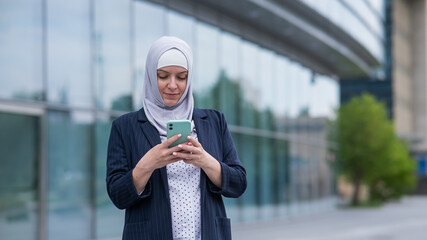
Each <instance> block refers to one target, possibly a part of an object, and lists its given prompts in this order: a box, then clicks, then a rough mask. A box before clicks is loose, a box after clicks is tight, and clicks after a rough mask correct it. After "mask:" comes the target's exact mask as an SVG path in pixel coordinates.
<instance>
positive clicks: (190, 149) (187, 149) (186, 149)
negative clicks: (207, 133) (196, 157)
mask: <svg viewBox="0 0 427 240" xmlns="http://www.w3.org/2000/svg"><path fill="white" fill-rule="evenodd" d="M178 147H179V148H180V149H182V150H183V151H184V152H193V153H196V152H199V149H197V148H196V147H193V146H188V145H183V144H179V145H178Z"/></svg>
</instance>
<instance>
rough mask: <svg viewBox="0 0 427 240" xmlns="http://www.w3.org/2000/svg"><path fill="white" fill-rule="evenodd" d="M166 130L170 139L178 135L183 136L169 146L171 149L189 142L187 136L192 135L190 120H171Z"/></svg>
mask: <svg viewBox="0 0 427 240" xmlns="http://www.w3.org/2000/svg"><path fill="white" fill-rule="evenodd" d="M166 129H167V137H168V138H170V137H172V136H174V135H175V134H178V133H181V135H182V136H181V137H180V138H178V140H176V141H175V142H174V143H172V144H171V145H169V147H170V148H171V147H174V146H176V145H178V144H181V143H184V142H187V141H188V140H187V136H190V135H191V122H190V121H189V120H171V121H169V122H168V123H167V126H166Z"/></svg>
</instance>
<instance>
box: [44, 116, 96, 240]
mask: <svg viewBox="0 0 427 240" xmlns="http://www.w3.org/2000/svg"><path fill="white" fill-rule="evenodd" d="M48 122H49V123H48V124H49V125H48V139H49V143H48V149H49V152H48V161H49V177H48V181H49V183H48V238H49V239H52V240H54V239H64V240H68V239H69V240H74V239H76V240H77V239H90V237H91V236H90V232H91V227H92V226H91V207H90V191H91V189H90V175H91V173H90V164H91V159H92V158H91V150H92V149H93V147H92V141H91V133H92V123H93V119H92V114H90V113H89V112H50V113H49V114H48ZM76 229H78V231H76Z"/></svg>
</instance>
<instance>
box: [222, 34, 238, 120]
mask: <svg viewBox="0 0 427 240" xmlns="http://www.w3.org/2000/svg"><path fill="white" fill-rule="evenodd" d="M240 44H241V41H240V39H239V38H238V37H237V36H234V35H232V34H230V33H226V32H223V33H221V35H220V56H219V57H220V65H221V71H220V76H219V81H220V83H219V84H220V89H221V90H220V93H219V95H220V110H221V111H222V112H223V113H224V115H225V118H226V119H227V122H228V124H231V125H236V124H237V123H238V119H239V116H240V100H241V99H242V97H243V96H242V89H241V86H240V82H239V80H240V79H239V78H240V77H239V76H240V61H239V60H240V57H241V55H240Z"/></svg>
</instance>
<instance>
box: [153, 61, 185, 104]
mask: <svg viewBox="0 0 427 240" xmlns="http://www.w3.org/2000/svg"><path fill="white" fill-rule="evenodd" d="M187 76H188V71H187V69H185V68H183V67H179V66H166V67H162V68H159V69H157V85H158V87H159V92H160V95H161V96H162V98H163V101H164V102H165V103H166V104H167V105H169V106H172V105H175V104H177V103H178V101H179V99H180V98H181V96H182V94H184V92H185V88H186V87H187Z"/></svg>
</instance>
